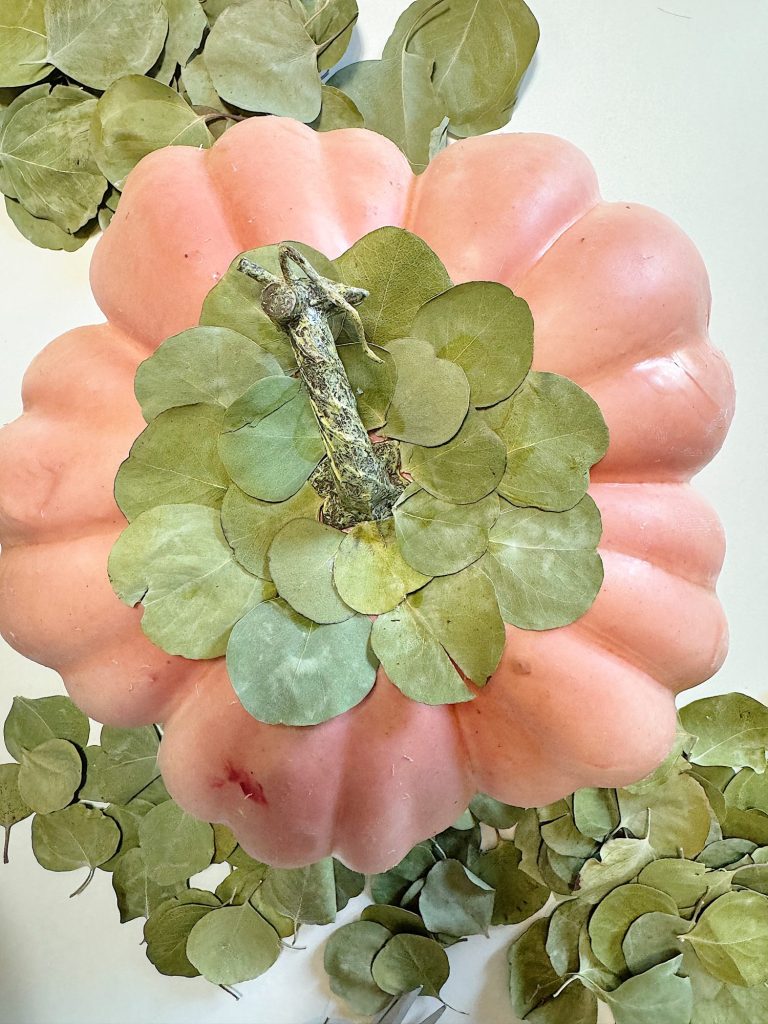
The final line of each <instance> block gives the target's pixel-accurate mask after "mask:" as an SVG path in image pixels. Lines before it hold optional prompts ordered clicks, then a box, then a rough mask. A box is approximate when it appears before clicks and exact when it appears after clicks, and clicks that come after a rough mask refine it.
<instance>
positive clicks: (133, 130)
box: [91, 75, 213, 189]
mask: <svg viewBox="0 0 768 1024" xmlns="http://www.w3.org/2000/svg"><path fill="white" fill-rule="evenodd" d="M91 139H92V143H93V155H94V157H95V160H96V163H97V164H98V167H99V170H100V171H101V173H102V174H103V175H104V177H105V178H107V180H108V181H111V182H112V184H113V185H114V186H115V187H116V188H119V189H122V188H123V186H124V185H125V179H126V178H127V177H128V175H129V173H130V172H131V171H132V170H133V168H134V167H135V166H136V164H137V163H138V162H139V160H141V159H142V158H143V157H145V156H146V155H147V154H148V153H152V152H154V151H155V150H156V149H163V148H164V147H165V146H195V147H196V148H198V149H207V148H208V147H209V146H210V145H212V144H213V137H212V136H211V133H210V132H209V131H208V128H207V127H206V124H205V118H204V117H203V116H201V115H200V114H196V113H195V112H194V110H193V109H192V107H190V105H189V104H188V103H187V102H186V100H184V99H183V98H182V97H181V96H179V94H178V93H177V92H176V90H175V89H171V88H169V86H167V85H163V84H162V82H156V81H154V80H153V79H151V78H145V77H144V76H143V75H128V76H126V77H125V78H120V79H118V81H116V82H114V83H113V84H112V85H110V87H109V88H108V89H107V91H106V92H105V93H104V95H103V96H102V97H101V99H100V100H99V102H98V104H97V105H96V110H95V112H94V116H93V126H92V130H91Z"/></svg>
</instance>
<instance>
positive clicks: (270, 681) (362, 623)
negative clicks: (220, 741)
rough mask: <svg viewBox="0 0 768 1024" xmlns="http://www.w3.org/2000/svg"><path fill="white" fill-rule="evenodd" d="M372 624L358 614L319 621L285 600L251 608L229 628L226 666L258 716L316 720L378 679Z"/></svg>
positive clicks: (341, 708)
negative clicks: (325, 622)
mask: <svg viewBox="0 0 768 1024" xmlns="http://www.w3.org/2000/svg"><path fill="white" fill-rule="evenodd" d="M370 632H371V623H370V621H369V620H368V619H366V618H364V617H363V616H361V615H356V616H355V617H354V618H351V619H347V620H346V621H344V622H338V623H333V624H331V625H323V626H320V625H317V623H315V622H312V621H311V620H309V619H306V618H304V616H303V615H299V614H298V612H295V611H293V609H292V608H290V607H289V605H287V604H286V603H285V601H279V600H278V601H268V602H266V603H264V604H263V605H260V606H259V607H257V608H254V609H253V611H251V612H250V613H249V614H248V615H246V616H245V617H244V618H243V619H241V621H240V622H238V624H237V626H236V627H235V628H234V630H233V631H232V638H231V640H230V643H229V648H228V650H227V668H228V670H229V676H230V679H231V680H232V685H233V687H234V689H235V692H236V693H237V696H238V698H239V699H240V702H241V703H242V705H243V707H244V708H245V709H246V711H248V713H249V714H251V715H253V717H254V718H256V719H258V720H259V721H260V722H267V723H269V724H272V725H277V724H282V725H317V724H318V723H319V722H325V721H327V720H328V719H329V718H334V717H335V716H336V715H340V714H343V712H345V711H348V710H349V709H350V708H352V707H354V706H355V705H356V704H359V703H360V701H361V700H362V699H363V698H364V697H365V696H366V695H367V694H368V693H369V691H370V689H371V687H372V686H373V683H374V680H375V678H376V665H375V663H374V661H373V659H372V656H371V654H370V651H369V644H368V640H369V637H370Z"/></svg>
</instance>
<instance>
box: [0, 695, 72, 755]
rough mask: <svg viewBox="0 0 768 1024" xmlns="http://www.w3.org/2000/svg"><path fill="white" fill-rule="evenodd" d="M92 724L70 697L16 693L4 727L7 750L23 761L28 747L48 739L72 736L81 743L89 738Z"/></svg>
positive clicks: (31, 748) (31, 747)
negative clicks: (35, 696) (26, 695)
mask: <svg viewBox="0 0 768 1024" xmlns="http://www.w3.org/2000/svg"><path fill="white" fill-rule="evenodd" d="M90 729H91V725H90V722H89V721H88V718H87V717H86V716H85V715H84V714H83V712H82V711H81V710H80V709H79V708H78V707H75V705H74V704H73V703H72V701H71V700H70V699H69V697H59V696H55V697H38V698H31V697H14V698H13V704H12V705H11V710H10V712H9V714H8V717H7V718H6V720H5V726H4V728H3V740H4V741H5V745H6V747H7V748H8V753H9V754H10V755H11V757H13V758H14V759H15V760H17V761H21V758H22V754H23V753H24V752H25V751H30V750H34V749H35V747H39V746H40V745H41V744H42V743H46V742H47V741H48V740H54V739H56V740H69V742H70V743H74V744H75V745H76V746H78V747H84V746H85V745H86V744H87V742H88V736H89V734H90Z"/></svg>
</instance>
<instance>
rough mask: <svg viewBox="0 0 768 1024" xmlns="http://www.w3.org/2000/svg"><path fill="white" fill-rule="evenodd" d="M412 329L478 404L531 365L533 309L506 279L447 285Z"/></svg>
mask: <svg viewBox="0 0 768 1024" xmlns="http://www.w3.org/2000/svg"><path fill="white" fill-rule="evenodd" d="M436 20H439V19H436ZM410 333H411V334H412V335H413V337H415V338H422V339H423V340H424V341H428V342H429V343H430V345H432V347H433V348H434V350H435V354H436V355H438V356H440V357H441V358H443V359H450V360H451V361H452V362H454V363H456V364H457V365H458V366H460V367H461V368H462V370H464V372H465V373H466V375H467V379H468V380H469V386H470V389H471V400H472V404H473V405H475V406H486V405H496V403H497V402H501V401H502V400H503V399H505V398H509V396H510V395H511V394H512V392H513V391H515V390H516V389H517V388H518V387H519V386H520V385H521V384H522V382H523V380H524V379H525V376H526V374H527V373H528V371H529V370H530V368H531V359H532V358H533V318H532V316H531V311H530V308H529V306H528V303H527V302H526V301H525V300H524V299H521V298H518V296H517V295H515V294H514V292H512V291H511V290H510V289H509V288H507V287H506V286H505V285H503V284H496V283H495V282H491V281H469V282H467V283H466V284H460V285H456V287H455V288H449V289H448V291H446V292H443V294H442V295H438V296H436V297H435V298H434V299H431V300H430V301H429V302H427V303H425V305H423V306H422V307H421V309H420V310H419V311H418V313H417V314H416V319H415V320H414V321H413V325H412V327H411V329H410Z"/></svg>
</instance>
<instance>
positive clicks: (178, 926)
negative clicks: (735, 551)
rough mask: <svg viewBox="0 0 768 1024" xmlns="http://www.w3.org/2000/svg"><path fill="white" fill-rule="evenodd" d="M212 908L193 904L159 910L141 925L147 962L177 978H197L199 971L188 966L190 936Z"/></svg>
mask: <svg viewBox="0 0 768 1024" xmlns="http://www.w3.org/2000/svg"><path fill="white" fill-rule="evenodd" d="M211 911H212V908H211V907H208V906H200V905H199V904H195V903H182V904H178V903H176V902H175V901H174V902H173V903H171V904H169V905H167V906H166V905H164V906H160V907H158V908H157V910H156V911H154V912H153V913H152V914H150V916H149V918H148V920H147V923H146V924H145V925H144V940H145V942H146V944H147V949H146V953H147V959H148V960H149V961H150V963H151V964H153V965H154V967H155V968H156V969H157V970H158V971H159V972H160V973H161V974H166V975H171V976H175V977H179V978H196V977H197V976H198V975H199V973H200V972H199V971H198V969H197V968H196V967H193V966H192V964H191V963H190V962H189V958H188V956H187V940H188V939H189V934H190V932H191V931H192V929H193V928H194V926H195V925H196V924H197V922H198V921H200V920H202V918H204V917H205V915H206V914H210V913H211Z"/></svg>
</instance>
